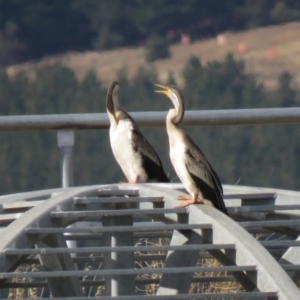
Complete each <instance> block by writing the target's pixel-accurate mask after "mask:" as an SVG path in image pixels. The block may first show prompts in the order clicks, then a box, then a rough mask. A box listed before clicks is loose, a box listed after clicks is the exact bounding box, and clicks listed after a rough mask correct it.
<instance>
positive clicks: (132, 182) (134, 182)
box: [119, 175, 140, 184]
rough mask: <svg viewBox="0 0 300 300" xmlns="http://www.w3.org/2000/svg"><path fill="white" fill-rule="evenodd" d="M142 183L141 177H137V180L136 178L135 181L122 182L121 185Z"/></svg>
mask: <svg viewBox="0 0 300 300" xmlns="http://www.w3.org/2000/svg"><path fill="white" fill-rule="evenodd" d="M139 182H140V175H138V176H136V178H134V179H133V180H128V182H124V181H121V182H119V183H120V184H125V183H129V184H136V183H139Z"/></svg>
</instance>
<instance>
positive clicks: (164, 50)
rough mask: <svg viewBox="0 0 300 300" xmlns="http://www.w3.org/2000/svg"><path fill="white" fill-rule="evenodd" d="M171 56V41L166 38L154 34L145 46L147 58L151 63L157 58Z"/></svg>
mask: <svg viewBox="0 0 300 300" xmlns="http://www.w3.org/2000/svg"><path fill="white" fill-rule="evenodd" d="M170 56H171V53H170V50H169V43H168V41H167V40H166V39H165V38H162V37H159V36H153V37H152V38H151V39H150V40H149V43H148V45H147V46H146V48H145V60H146V62H148V63H151V62H153V61H155V60H157V59H164V58H169V57H170Z"/></svg>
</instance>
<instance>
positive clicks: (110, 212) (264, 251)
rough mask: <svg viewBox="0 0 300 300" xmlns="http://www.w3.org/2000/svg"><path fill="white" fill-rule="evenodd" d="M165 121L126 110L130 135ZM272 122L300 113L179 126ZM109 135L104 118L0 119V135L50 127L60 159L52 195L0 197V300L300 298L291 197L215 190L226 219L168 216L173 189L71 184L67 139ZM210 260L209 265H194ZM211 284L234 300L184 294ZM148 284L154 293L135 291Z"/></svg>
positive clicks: (216, 115) (232, 116) (235, 113)
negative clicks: (13, 295) (29, 296)
mask: <svg viewBox="0 0 300 300" xmlns="http://www.w3.org/2000/svg"><path fill="white" fill-rule="evenodd" d="M165 115H166V114H165V113H163V112H161V113H154V112H153V113H133V116H134V118H135V119H136V120H137V121H138V123H139V125H140V126H161V125H163V124H164V120H165ZM270 123H276V124H278V123H285V124H286V123H300V109H299V108H292V109H252V110H231V111H205V112H187V113H186V117H185V125H232V124H270ZM107 127H108V119H107V117H106V115H105V114H86V115H61V116H43V117H40V116H22V117H21V116H15V117H0V131H31V130H56V131H57V138H58V146H59V148H60V150H61V158H62V159H61V164H62V167H61V170H62V188H58V189H54V190H45V191H36V192H29V193H21V194H16V195H9V196H2V197H0V223H1V229H0V238H1V244H0V292H1V294H0V295H1V296H0V297H2V298H3V299H4V298H7V296H8V293H9V292H10V291H12V290H14V289H16V288H23V289H27V290H28V289H30V288H35V289H38V288H44V289H46V290H47V291H48V296H49V295H50V293H51V296H52V297H53V299H74V298H76V299H88V298H89V297H88V296H89V295H91V293H87V292H86V289H89V291H91V290H93V289H95V287H97V288H98V289H100V290H101V291H102V292H103V293H102V296H101V299H104V300H106V299H112V297H113V298H114V299H154V298H157V299H191V298H192V299H293V300H295V299H300V292H299V289H298V288H297V285H296V284H297V283H298V281H299V279H300V262H299V260H300V258H299V257H300V255H299V254H300V253H299V246H300V235H299V232H300V219H299V217H300V213H299V212H300V193H297V192H292V191H283V190H275V189H259V188H251V187H240V186H224V190H225V202H226V206H227V208H228V211H229V214H230V217H227V216H225V215H224V214H222V213H221V212H219V211H217V210H216V209H214V208H212V207H207V206H203V205H193V206H190V207H188V208H178V207H177V205H178V202H177V200H176V199H177V197H178V195H180V194H182V193H184V192H185V191H184V190H183V188H182V186H181V185H180V184H139V185H129V184H118V185H116V184H115V185H104V186H103V185H100V186H87V187H71V186H72V185H73V178H72V176H73V173H72V148H73V145H74V130H76V129H78V130H79V129H92V128H93V129H94V128H107ZM266 237H267V238H266ZM165 238H168V241H169V242H167V240H166V239H165ZM162 240H163V241H164V244H163V245H152V244H151V243H156V242H157V241H162ZM69 241H76V242H77V245H78V247H68V244H67V243H68V242H69ZM212 259H215V260H216V261H218V265H217V266H208V265H206V264H201V262H202V263H203V260H212ZM153 262H156V263H155V264H153ZM86 264H88V268H86ZM157 264H158V265H159V267H157ZM28 266H31V267H30V268H29V269H30V270H31V271H30V272H28ZM26 268H27V269H26ZM24 270H26V271H24ZM199 272H200V274H201V276H199ZM151 274H152V275H151ZM22 278H26V279H28V280H27V281H26V282H22V281H20V279H22ZM217 282H223V283H225V284H226V283H230V282H231V283H232V282H235V283H236V286H237V287H238V291H237V292H236V291H235V292H227V293H224V292H216V293H199V292H197V293H192V294H189V292H191V284H194V285H195V284H196V283H198V284H199V283H205V284H206V285H207V284H208V283H217ZM153 284H158V285H159V287H158V289H157V295H156V296H155V295H145V293H144V294H143V293H141V292H140V291H139V290H140V289H141V288H142V289H147V287H149V285H153ZM84 289H85V292H83V290H84ZM152 292H153V291H152ZM99 294H100V292H99V293H98V294H97V293H94V294H93V295H99ZM142 294H143V295H142ZM44 296H45V295H44ZM24 298H26V297H24ZM37 299H38V298H37Z"/></svg>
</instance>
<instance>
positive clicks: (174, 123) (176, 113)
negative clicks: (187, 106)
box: [166, 106, 184, 140]
mask: <svg viewBox="0 0 300 300" xmlns="http://www.w3.org/2000/svg"><path fill="white" fill-rule="evenodd" d="M183 115H184V110H183V109H182V107H180V106H177V107H175V108H173V109H170V110H169V112H168V115H167V121H166V125H167V132H168V135H169V139H170V140H171V139H172V138H173V137H174V133H176V132H178V133H179V132H181V131H182V130H181V129H180V128H179V126H178V125H179V124H180V123H181V121H182V119H183Z"/></svg>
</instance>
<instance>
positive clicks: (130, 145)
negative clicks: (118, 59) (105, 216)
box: [106, 81, 170, 183]
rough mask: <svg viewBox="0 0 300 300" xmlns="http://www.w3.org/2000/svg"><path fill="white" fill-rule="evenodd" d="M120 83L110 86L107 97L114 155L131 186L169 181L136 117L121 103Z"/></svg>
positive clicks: (115, 82)
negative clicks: (119, 99) (124, 108)
mask: <svg viewBox="0 0 300 300" xmlns="http://www.w3.org/2000/svg"><path fill="white" fill-rule="evenodd" d="M118 94H119V84H118V82H117V81H114V82H112V83H111V85H110V86H109V88H108V91H107V95H106V110H107V114H108V117H109V120H110V129H109V137H110V145H111V149H112V152H113V155H114V157H115V159H116V161H117V162H118V164H119V166H120V167H121V169H122V171H123V173H124V175H125V176H126V178H127V180H128V182H129V183H143V182H169V181H170V180H169V178H168V176H167V175H166V174H165V172H164V169H163V166H162V163H161V161H160V159H159V157H158V155H157V153H156V152H155V150H154V149H153V147H152V146H151V144H150V143H149V142H148V140H147V139H146V138H145V137H144V136H143V135H142V133H141V132H140V130H139V128H138V126H137V124H136V122H135V121H134V120H133V118H132V117H131V116H130V115H129V114H128V113H127V112H126V111H125V110H123V109H122V108H121V107H120V105H119V101H118Z"/></svg>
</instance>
